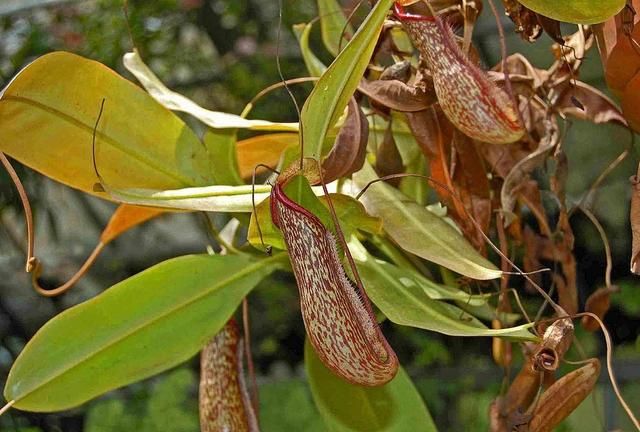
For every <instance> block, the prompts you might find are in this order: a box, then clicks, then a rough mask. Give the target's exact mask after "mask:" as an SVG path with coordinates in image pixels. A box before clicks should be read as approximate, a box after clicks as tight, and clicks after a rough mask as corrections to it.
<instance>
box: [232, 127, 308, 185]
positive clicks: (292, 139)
mask: <svg viewBox="0 0 640 432" xmlns="http://www.w3.org/2000/svg"><path fill="white" fill-rule="evenodd" d="M298 141H299V139H298V134H294V133H274V134H266V135H258V136H255V137H252V138H247V139H244V140H241V141H238V143H237V145H236V149H237V151H238V165H239V169H240V175H241V176H242V178H245V179H250V178H251V176H252V175H253V170H254V169H255V167H256V166H257V165H258V164H263V165H267V166H269V167H275V166H276V165H277V163H278V160H280V156H281V155H282V152H283V151H284V150H285V149H287V148H289V147H294V146H297V145H298ZM261 171H264V168H259V169H258V172H261Z"/></svg>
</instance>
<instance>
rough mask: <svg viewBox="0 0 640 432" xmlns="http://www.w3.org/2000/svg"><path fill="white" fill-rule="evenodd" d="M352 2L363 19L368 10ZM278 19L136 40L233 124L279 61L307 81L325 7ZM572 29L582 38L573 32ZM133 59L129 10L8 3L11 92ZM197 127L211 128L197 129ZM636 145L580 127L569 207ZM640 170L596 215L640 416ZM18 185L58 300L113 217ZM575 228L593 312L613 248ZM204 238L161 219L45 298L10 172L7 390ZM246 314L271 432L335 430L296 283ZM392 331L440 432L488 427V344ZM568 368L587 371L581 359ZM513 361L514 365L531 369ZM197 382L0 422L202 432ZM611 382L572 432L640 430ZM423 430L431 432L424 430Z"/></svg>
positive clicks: (585, 340)
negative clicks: (16, 374)
mask: <svg viewBox="0 0 640 432" xmlns="http://www.w3.org/2000/svg"><path fill="white" fill-rule="evenodd" d="M343 4H344V6H345V7H348V8H351V7H353V6H354V5H355V4H356V2H355V1H351V0H350V1H345V2H343ZM485 9H486V10H485V12H484V13H483V15H482V17H481V20H480V23H479V24H478V27H477V29H476V33H475V43H476V45H477V47H478V49H479V52H480V54H481V57H482V59H483V62H484V64H485V65H487V66H491V65H493V64H495V63H496V62H497V61H498V60H499V54H498V53H499V49H498V39H497V30H496V24H495V21H494V19H493V16H492V15H491V14H490V11H489V10H488V8H485ZM278 15H279V7H278V2H275V1H267V2H265V1H258V0H237V1H234V2H231V1H223V0H159V1H155V2H150V1H131V2H130V4H129V17H130V21H129V25H130V30H131V35H132V37H133V39H134V41H135V44H136V46H137V47H138V49H139V50H140V52H141V54H142V57H143V58H144V59H145V61H146V62H147V63H148V64H149V65H150V66H151V68H152V69H153V70H154V71H155V72H156V73H157V74H158V76H159V77H160V78H161V79H162V80H163V81H164V82H165V83H167V84H168V86H169V87H170V88H172V89H174V90H176V91H178V92H181V93H184V94H185V95H187V96H188V97H191V98H193V99H194V100H196V101H197V102H198V103H200V104H202V105H204V106H206V107H208V108H211V109H216V110H221V111H227V112H233V113H239V112H240V111H241V110H242V108H243V107H244V105H245V104H246V103H247V102H248V101H249V100H250V99H251V98H252V97H253V96H254V95H255V94H256V93H258V92H259V91H260V90H261V89H263V88H264V87H266V86H268V85H269V84H272V83H275V82H278V81H279V80H280V77H279V75H278V71H277V69H276V61H275V58H276V53H278V54H279V57H280V61H281V63H282V70H283V74H284V76H285V77H287V78H291V77H299V76H305V75H306V71H305V69H304V63H303V62H302V60H301V57H300V53H299V51H298V47H297V43H296V41H295V38H294V37H293V34H292V32H291V26H292V25H293V24H295V23H300V22H309V21H310V20H312V19H313V18H315V17H316V15H317V12H316V6H315V2H314V1H313V0H297V1H284V7H283V9H282V19H283V25H282V28H281V30H282V31H281V36H280V47H279V50H278V49H277V34H278V25H277V24H278ZM503 23H504V25H505V27H506V29H507V31H508V34H509V35H510V36H509V37H508V39H507V45H508V47H509V51H510V52H515V51H521V52H523V53H525V55H527V57H528V58H529V59H530V60H531V62H532V63H533V64H534V65H536V66H538V67H547V66H549V65H550V64H551V62H552V61H553V57H552V55H551V52H550V50H549V46H550V43H551V42H550V40H549V39H548V38H546V37H543V38H542V39H541V40H540V41H538V42H537V43H536V44H535V45H530V44H527V43H525V42H522V41H521V40H520V39H519V38H518V36H516V35H515V34H514V33H513V31H512V30H513V25H512V24H511V23H510V22H508V21H507V20H506V19H504V21H503ZM316 27H317V26H316ZM317 30H318V29H317V28H316V30H315V31H314V34H313V37H312V45H313V47H314V50H315V52H316V53H317V54H318V55H319V56H320V57H321V58H322V59H323V60H325V61H330V58H329V56H328V54H327V53H326V52H325V51H324V50H323V48H322V44H321V42H320V37H319V32H318V31H317ZM566 31H567V32H570V31H572V29H571V27H567V28H566ZM131 48H132V44H131V38H130V35H129V30H128V28H127V24H126V20H125V18H124V14H123V11H122V2H121V1H117V0H90V1H69V0H67V1H52V0H5V1H3V2H1V3H0V83H1V84H2V87H4V85H6V83H8V81H9V80H10V79H11V78H12V77H13V76H14V75H15V74H16V73H17V72H18V71H19V70H20V69H21V68H22V67H24V66H25V65H26V64H27V63H28V62H30V61H31V60H33V59H35V58H36V57H38V56H39V55H42V54H44V53H47V52H50V51H53V50H68V51H73V52H76V53H78V54H81V55H84V56H87V57H89V58H92V59H95V60H98V61H100V62H103V63H105V64H106V65H108V66H110V67H111V68H113V69H115V70H117V71H118V72H120V73H122V74H123V75H125V76H128V77H130V76H129V75H127V73H126V72H125V71H124V68H123V66H122V62H121V58H122V55H123V54H124V53H125V52H127V51H129V50H130V49H131ZM581 79H582V80H584V81H586V82H588V83H590V84H592V85H595V86H597V87H599V88H601V89H604V83H603V80H602V65H601V62H600V59H599V56H598V54H597V51H596V50H595V49H593V50H591V51H590V52H589V53H588V54H587V58H586V59H585V66H584V67H583V73H582V75H581ZM308 90H309V88H308V87H301V88H296V89H295V92H296V96H298V97H299V99H300V100H302V98H303V97H304V96H305V95H306V92H307V91H308ZM253 116H255V117H257V118H267V119H272V120H286V121H296V120H297V118H296V115H295V110H294V109H293V106H292V104H291V101H290V99H289V96H288V95H287V94H286V93H285V92H283V91H278V92H274V93H271V94H270V95H269V96H268V97H267V98H265V99H263V100H261V101H260V102H259V103H258V105H257V106H256V108H255V110H254V111H253ZM185 120H187V121H189V122H191V124H192V125H193V126H194V128H195V129H196V130H200V131H201V129H199V126H198V125H196V124H194V123H193V122H192V120H191V119H186V118H185ZM0 121H2V119H0ZM149 127H153V125H149ZM628 145H629V134H628V133H627V132H626V131H624V130H621V129H620V128H616V127H614V126H607V125H601V126H594V125H590V124H587V123H582V122H576V123H574V124H573V125H572V127H571V128H570V129H569V133H568V135H567V136H566V138H565V140H564V150H565V151H566V152H567V155H568V157H569V168H570V177H569V200H570V201H571V202H576V201H577V200H578V199H579V198H580V196H581V195H582V194H583V193H584V192H585V190H586V189H587V188H588V186H589V184H590V183H591V182H592V181H593V180H594V179H595V178H596V177H597V176H598V174H599V173H600V172H601V171H602V169H604V167H605V166H607V165H608V163H609V162H610V161H611V160H613V159H614V158H615V157H616V156H617V155H618V154H619V153H620V152H621V151H622V150H623V149H624V148H625V147H626V146H628ZM637 160H638V153H637V152H635V153H634V154H633V156H632V158H630V159H629V160H627V161H626V162H625V163H623V164H622V165H621V166H620V167H619V168H617V169H616V171H615V172H614V173H613V174H612V175H611V176H610V177H609V178H608V179H607V180H606V181H605V183H604V184H603V186H602V188H601V190H600V191H599V192H598V194H597V199H596V201H595V203H594V212H595V214H596V215H597V216H598V218H599V219H600V221H601V222H602V223H603V225H604V226H605V229H606V230H607V234H608V236H609V241H610V242H611V246H612V252H613V256H614V269H613V279H614V283H616V284H618V285H619V286H620V287H621V292H620V293H619V294H617V295H616V296H614V306H613V308H612V310H611V311H610V313H609V314H608V315H607V318H606V320H605V322H606V323H607V325H608V327H609V329H610V331H611V332H612V335H613V337H614V341H615V343H616V348H615V362H614V365H615V370H616V373H617V375H618V378H619V380H620V382H621V383H622V384H623V392H624V394H625V396H626V398H627V400H628V401H629V402H630V403H631V405H632V406H633V407H634V408H635V410H636V411H639V410H640V382H639V378H640V339H638V327H639V325H640V286H639V285H640V284H639V283H638V280H637V279H636V278H634V277H632V276H631V275H630V274H629V271H628V268H629V264H628V263H629V254H630V247H631V242H630V230H629V225H628V210H629V208H628V207H629V204H628V203H629V198H630V188H629V187H628V180H627V179H628V177H629V176H630V175H632V174H634V173H635V168H636V163H637ZM19 173H20V175H21V177H22V178H23V180H24V181H25V183H26V187H27V190H28V192H29V195H30V197H31V199H32V204H33V205H34V207H35V215H36V222H37V254H38V256H39V257H40V258H41V259H43V260H44V262H45V274H44V275H43V279H44V282H45V284H47V286H51V287H53V286H56V285H58V284H60V283H62V282H64V281H65V280H66V279H67V278H68V277H69V276H70V275H71V274H73V273H74V272H75V270H76V269H77V268H78V267H79V265H80V264H81V263H82V261H83V260H84V258H85V257H86V256H87V254H88V253H89V252H90V251H91V249H92V248H93V246H94V245H95V242H96V241H97V238H98V236H99V233H100V231H101V229H102V227H103V226H104V224H105V223H106V221H107V220H108V218H109V216H110V213H111V212H112V211H113V208H114V207H113V205H111V204H109V203H105V202H102V201H100V200H97V199H95V198H92V197H88V196H86V195H83V194H81V193H77V192H75V191H72V190H70V189H68V188H65V187H63V186H61V185H58V184H56V183H54V182H52V181H50V180H48V179H45V178H43V177H41V176H39V175H38V174H36V173H34V172H32V171H30V170H29V169H27V168H23V167H19ZM542 188H543V189H545V186H544V185H542ZM546 189H548V187H546ZM543 195H544V191H543ZM549 196H550V195H549ZM214 223H215V224H216V226H217V227H218V228H220V227H221V226H222V225H223V224H224V219H222V218H219V217H214ZM571 223H572V226H573V228H574V231H575V233H576V256H577V261H578V283H579V291H580V293H579V295H580V301H581V302H584V300H585V299H586V297H587V296H588V295H589V293H591V292H592V291H593V290H595V289H596V288H597V287H598V286H601V285H603V284H604V267H605V258H604V249H603V245H602V242H601V241H600V237H599V236H598V234H597V231H596V230H595V229H594V227H593V226H592V225H591V224H590V223H589V221H588V219H586V218H584V217H582V216H581V215H580V214H576V216H574V217H573V218H572V220H571ZM205 233H206V230H205V229H204V225H203V220H202V217H201V216H200V215H184V214H182V215H171V216H163V217H161V218H160V219H158V220H156V221H153V222H150V223H147V224H146V225H144V226H142V227H140V228H138V229H136V230H134V231H132V232H130V233H127V234H125V235H124V236H123V237H122V238H120V239H118V240H116V241H115V242H114V243H112V244H111V245H110V246H109V247H108V248H107V250H106V252H105V253H104V254H103V256H101V257H100V258H99V260H98V262H97V265H96V266H94V268H93V269H92V270H91V272H90V274H89V275H87V276H86V277H85V278H84V279H83V280H82V281H81V282H80V283H79V284H78V286H77V287H76V288H74V289H73V290H72V291H71V292H70V293H68V294H66V295H64V296H62V297H60V298H53V299H46V298H42V297H38V296H37V295H36V294H35V293H34V292H33V290H32V289H31V286H30V281H29V279H28V277H27V275H26V274H24V273H23V265H24V263H23V260H24V248H25V241H24V232H23V218H22V210H21V207H20V204H19V201H18V198H17V194H16V192H15V190H14V188H13V186H12V185H11V183H10V182H9V180H8V178H7V176H6V174H5V173H4V172H0V384H3V380H4V379H5V378H6V376H7V374H8V372H9V369H10V367H11V364H12V362H13V360H14V359H15V357H16V356H17V355H18V353H19V352H20V351H21V349H22V347H23V346H24V344H25V343H26V342H27V341H28V340H29V338H30V337H31V336H32V335H33V334H34V333H35V331H36V330H37V329H38V328H39V327H40V326H41V325H42V324H43V323H44V322H46V321H47V320H48V319H50V318H51V317H52V316H54V315H55V314H57V313H59V312H60V311H61V310H63V309H65V308H67V307H69V306H71V305H73V304H76V303H78V302H80V301H83V300H85V299H87V298H89V297H91V296H94V295H96V294H97V293H99V292H101V291H102V290H103V289H105V288H106V287H108V286H110V285H112V284H114V283H115V282H117V281H120V280H122V279H124V278H126V277H127V276H129V275H131V274H134V273H136V272H138V271H140V270H142V269H144V268H146V267H148V266H150V265H153V264H155V263H158V262H160V261H162V260H164V259H167V258H169V257H173V256H178V255H181V254H184V253H192V252H202V251H204V249H205V248H206V246H207V245H209V244H210V243H213V242H212V240H210V239H209V238H207V237H206V234H205ZM250 304H251V319H252V330H253V334H252V344H253V352H254V356H255V362H256V366H257V369H258V381H259V384H260V399H261V411H260V417H261V424H262V427H263V430H264V431H321V430H324V428H323V425H322V422H321V420H320V418H319V416H318V413H317V411H316V410H315V408H314V406H313V402H312V399H311V394H310V392H309V390H308V387H307V386H306V384H305V381H304V374H303V367H302V357H303V341H304V329H303V327H302V322H301V319H300V314H299V310H298V309H299V306H298V296H297V290H296V287H295V284H294V283H293V280H292V279H291V278H290V277H287V276H286V275H282V274H276V275H275V276H273V277H272V278H270V279H268V280H266V281H264V282H263V283H262V284H261V285H260V286H259V287H258V288H257V289H256V290H255V291H254V292H253V293H252V294H251V297H250ZM384 330H385V333H386V334H387V335H388V336H389V340H390V343H391V344H392V345H393V346H394V348H395V349H396V351H397V353H398V355H399V357H400V359H401V361H402V363H403V365H404V366H405V368H406V369H407V370H408V372H409V373H410V374H411V376H412V377H413V378H414V379H415V382H416V385H417V387H418V388H419V390H420V392H421V393H422V395H423V397H424V399H425V401H426V403H427V405H428V407H429V409H430V411H431V413H432V415H433V416H434V418H435V420H436V423H437V424H438V425H439V427H440V429H441V430H443V431H447V430H451V431H462V430H464V431H485V430H487V410H488V405H489V403H490V401H491V400H492V399H493V398H494V397H495V396H496V395H497V394H498V393H499V391H500V387H501V385H502V381H503V375H502V371H501V370H500V369H499V368H497V367H496V366H495V365H494V364H493V362H492V360H491V341H490V340H489V339H473V340H471V339H465V340H462V339H460V338H449V337H445V336H441V335H438V334H434V333H428V332H424V331H420V330H416V329H410V328H404V327H398V326H392V325H390V324H389V323H385V329H384ZM579 339H580V341H581V343H582V344H583V346H584V349H585V350H586V352H587V353H588V355H598V356H602V355H603V353H604V345H603V342H602V340H601V337H600V336H599V335H598V334H596V335H591V334H586V333H584V332H580V331H579ZM158 343H159V344H162V341H158ZM517 351H518V349H517V347H514V352H517ZM570 357H571V358H573V359H577V358H578V354H577V353H572V354H571V356H570ZM515 361H516V363H515V364H516V368H517V367H518V363H517V362H518V361H519V358H518V357H516V360H515ZM197 380H198V360H197V358H194V359H192V360H191V361H189V362H187V363H186V364H184V365H182V366H180V367H178V368H176V369H174V370H172V371H169V372H167V373H165V374H162V375H160V376H158V377H154V378H152V379H149V380H146V381H144V382H141V383H137V384H135V385H132V386H129V387H127V388H124V389H121V390H118V391H114V392H111V393H109V394H108V395H105V396H103V397H101V398H99V399H97V400H94V401H92V402H89V403H87V404H85V405H83V406H81V407H79V408H77V409H74V410H70V411H66V412H62V413H56V414H34V413H22V412H19V411H15V410H13V411H9V412H8V413H7V414H5V415H4V416H3V417H0V430H1V431H20V432H27V431H28V432H40V431H43V432H44V431H47V432H49V431H64V432H75V431H87V432H116V431H118V432H129V431H131V432H133V431H136V432H142V431H144V432H151V431H165V432H183V431H184V432H190V431H193V432H195V431H197V430H199V426H198V417H197ZM600 382H601V384H600V385H599V387H598V391H597V392H595V394H594V398H593V400H592V399H591V398H590V399H588V400H587V401H585V403H584V404H583V405H582V406H581V407H580V408H579V409H578V411H577V412H576V413H574V415H572V417H571V418H570V419H569V420H568V421H567V422H566V423H565V424H564V425H563V426H562V428H560V430H563V431H600V430H613V429H615V428H620V429H622V430H631V426H630V424H629V423H628V422H627V421H626V420H625V418H624V415H623V413H622V410H621V408H620V407H619V405H618V404H617V402H616V401H615V398H614V397H613V394H612V392H611V389H610V385H609V384H608V381H607V379H606V376H605V374H604V373H603V376H602V378H601V381H600ZM594 407H596V408H594ZM354 415H356V413H354ZM604 424H606V429H605V426H604ZM415 430H416V431H419V430H420V425H416V428H415Z"/></svg>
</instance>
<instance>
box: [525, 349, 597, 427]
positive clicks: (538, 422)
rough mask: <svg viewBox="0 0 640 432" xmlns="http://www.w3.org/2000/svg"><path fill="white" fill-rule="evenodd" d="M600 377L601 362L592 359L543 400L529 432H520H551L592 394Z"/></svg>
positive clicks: (556, 383) (531, 422) (542, 398)
mask: <svg viewBox="0 0 640 432" xmlns="http://www.w3.org/2000/svg"><path fill="white" fill-rule="evenodd" d="M599 375H600V362H599V361H598V359H595V358H594V359H590V360H589V362H588V363H587V364H586V365H584V366H583V367H581V368H580V369H577V370H574V371H572V372H570V373H568V374H567V375H565V376H563V377H562V378H560V379H559V380H558V381H556V382H555V383H554V384H553V385H552V386H551V387H549V388H548V389H547V390H546V391H545V392H544V393H543V394H542V396H541V397H540V400H539V401H538V405H537V408H536V410H535V412H534V414H533V417H532V418H531V421H530V422H529V424H528V429H525V428H524V427H522V428H519V429H518V430H519V431H524V430H528V432H551V431H552V430H553V428H555V427H556V426H557V425H559V424H560V422H562V421H563V420H564V419H565V418H567V417H568V416H569V414H571V413H572V412H573V410H575V409H576V408H577V407H578V405H580V403H581V402H582V401H583V400H584V399H585V398H586V397H587V396H588V395H589V393H591V391H592V390H593V387H594V386H595V384H596V382H597V381H598V376H599Z"/></svg>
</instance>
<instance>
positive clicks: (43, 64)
mask: <svg viewBox="0 0 640 432" xmlns="http://www.w3.org/2000/svg"><path fill="white" fill-rule="evenodd" d="M103 99H104V100H105V103H104V111H103V113H102V117H101V120H100V124H99V126H98V131H97V135H96V140H97V144H96V159H97V164H98V169H99V171H100V173H101V175H102V176H103V177H104V179H105V181H107V182H108V183H109V184H110V185H111V186H113V187H116V188H117V187H142V188H158V189H171V188H180V187H186V186H197V185H202V184H207V183H210V182H211V177H210V175H209V166H208V157H207V155H206V149H205V148H204V146H203V145H202V143H201V142H200V140H198V138H197V137H196V136H195V134H194V133H193V132H192V131H191V129H189V128H188V127H187V126H186V125H185V124H184V122H183V121H182V120H180V119H179V118H178V117H177V116H176V115H174V114H173V113H171V112H170V111H168V110H167V109H166V108H164V107H162V106H161V105H159V104H158V103H157V102H155V101H154V100H153V98H151V97H150V96H149V95H148V94H146V93H145V92H144V91H143V90H141V89H140V88H138V87H137V86H135V85H134V84H132V83H131V82H129V81H127V80H126V79H124V78H122V77H121V76H119V75H118V74H116V73H115V72H114V71H112V70H111V69H109V68H107V67H105V66H104V65H102V64H100V63H97V62H95V61H92V60H87V59H85V58H82V57H80V56H77V55H75V54H70V53H66V52H54V53H51V54H47V55H44V56H42V57H40V58H38V59H37V60H36V61H34V62H33V63H31V64H29V65H28V66H27V67H25V68H24V69H23V70H22V71H21V72H20V73H19V74H18V75H17V76H16V77H15V78H14V79H13V80H12V81H11V82H10V83H9V85H8V86H7V87H6V88H5V89H4V91H3V92H2V95H1V96H0V118H1V119H2V123H1V124H0V151H3V152H5V153H7V154H8V155H10V156H11V157H13V158H15V159H17V160H18V161H20V162H22V163H23V164H25V165H27V166H29V167H31V168H33V169H35V170H37V171H39V172H41V173H42V174H44V175H46V176H48V177H51V178H53V179H54V180H57V181H59V182H62V183H64V184H66V185H68V186H71V187H75V188H77V189H80V190H83V191H85V192H88V193H92V194H96V195H99V196H102V197H106V195H105V194H102V193H97V192H95V191H94V190H93V186H94V184H95V183H97V182H98V178H97V177H96V175H95V172H94V168H93V164H92V152H93V149H92V136H93V129H94V125H95V123H96V120H97V118H98V113H99V111H100V105H101V102H102V100H103Z"/></svg>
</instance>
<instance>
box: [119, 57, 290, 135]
mask: <svg viewBox="0 0 640 432" xmlns="http://www.w3.org/2000/svg"><path fill="white" fill-rule="evenodd" d="M122 61H123V62H124V66H125V67H126V68H127V70H128V71H129V72H131V73H132V74H133V75H134V76H135V77H136V78H137V79H138V81H140V84H142V85H143V87H144V88H145V89H147V91H148V92H149V94H150V95H151V96H153V98H154V99H156V100H157V101H158V102H160V103H161V104H162V105H164V106H165V107H167V108H169V109H170V110H174V111H182V112H185V113H187V114H191V115H192V116H194V117H195V118H197V119H198V120H200V121H201V122H203V123H204V124H206V125H207V126H210V127H212V128H244V129H255V130H272V131H276V130H279V131H297V130H298V124H297V123H274V122H270V121H267V120H247V119H245V118H243V117H241V116H239V115H235V114H228V113H225V112H219V111H211V110H208V109H205V108H203V107H201V106H200V105H198V104H197V103H195V102H194V101H192V100H191V99H189V98H186V97H184V96H182V95H181V94H179V93H176V92H174V91H171V90H169V89H168V88H167V87H166V86H165V85H164V84H163V83H162V82H161V81H160V80H159V79H158V77H157V76H155V74H154V73H153V72H152V71H151V69H149V68H148V67H147V65H146V64H144V62H143V61H142V59H141V58H140V55H139V54H138V52H137V51H134V52H130V53H127V54H125V55H124V57H123V59H122Z"/></svg>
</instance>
